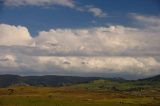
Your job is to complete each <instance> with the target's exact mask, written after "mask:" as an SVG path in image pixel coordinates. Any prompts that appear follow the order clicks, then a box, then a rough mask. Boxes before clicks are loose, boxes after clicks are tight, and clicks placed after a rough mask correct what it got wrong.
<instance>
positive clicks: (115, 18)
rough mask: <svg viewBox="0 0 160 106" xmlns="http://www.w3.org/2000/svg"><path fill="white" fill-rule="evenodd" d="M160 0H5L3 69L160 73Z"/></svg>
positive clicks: (1, 8)
mask: <svg viewBox="0 0 160 106" xmlns="http://www.w3.org/2000/svg"><path fill="white" fill-rule="evenodd" d="M159 69H160V1H159V0H132V1H131V0H0V74H18V75H69V76H71V75H74V76H97V77H123V78H126V79H137V78H144V77H149V76H154V75H158V74H160V70H159Z"/></svg>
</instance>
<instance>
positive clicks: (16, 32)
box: [0, 24, 32, 46]
mask: <svg viewBox="0 0 160 106" xmlns="http://www.w3.org/2000/svg"><path fill="white" fill-rule="evenodd" d="M31 40H32V37H31V36H30V33H29V32H28V29H27V28H26V27H23V26H14V25H7V24H0V45H8V46H9V45H28V44H29V43H30V42H31Z"/></svg>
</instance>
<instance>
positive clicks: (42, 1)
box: [5, 0, 74, 7]
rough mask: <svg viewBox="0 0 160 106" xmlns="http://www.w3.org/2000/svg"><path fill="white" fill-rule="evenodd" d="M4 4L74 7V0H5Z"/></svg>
mask: <svg viewBox="0 0 160 106" xmlns="http://www.w3.org/2000/svg"><path fill="white" fill-rule="evenodd" d="M5 4H6V5H9V6H11V5H12V6H21V5H23V6H24V5H33V6H45V5H61V6H67V7H74V0H5Z"/></svg>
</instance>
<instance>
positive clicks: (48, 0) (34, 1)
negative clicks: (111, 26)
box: [4, 0, 107, 18]
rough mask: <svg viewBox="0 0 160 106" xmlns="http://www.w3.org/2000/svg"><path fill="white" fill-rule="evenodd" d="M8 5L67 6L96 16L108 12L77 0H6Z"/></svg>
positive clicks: (104, 15) (101, 16)
mask: <svg viewBox="0 0 160 106" xmlns="http://www.w3.org/2000/svg"><path fill="white" fill-rule="evenodd" d="M4 4H5V5H7V6H17V7H18V6H27V5H30V6H53V5H58V6H65V7H69V8H72V9H75V10H77V11H80V12H88V13H91V14H93V15H94V16H96V17H100V18H104V17H106V16H107V13H105V12H103V10H102V9H100V8H98V7H95V6H78V5H77V4H76V1H75V0H4Z"/></svg>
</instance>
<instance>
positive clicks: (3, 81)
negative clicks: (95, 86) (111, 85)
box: [0, 74, 160, 87]
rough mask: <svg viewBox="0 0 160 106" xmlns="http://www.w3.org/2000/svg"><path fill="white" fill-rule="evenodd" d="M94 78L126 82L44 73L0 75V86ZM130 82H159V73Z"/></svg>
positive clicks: (55, 83)
mask: <svg viewBox="0 0 160 106" xmlns="http://www.w3.org/2000/svg"><path fill="white" fill-rule="evenodd" d="M95 80H108V81H113V82H128V80H125V79H123V78H101V77H77V76H56V75H44V76H18V75H9V74H7V75H0V87H8V86H12V85H29V86H50V87H53V86H65V85H73V84H80V83H89V82H92V81H95ZM130 82H147V84H149V83H153V82H158V83H159V82H160V75H158V76H155V77H151V78H146V79H140V80H136V81H130Z"/></svg>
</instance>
